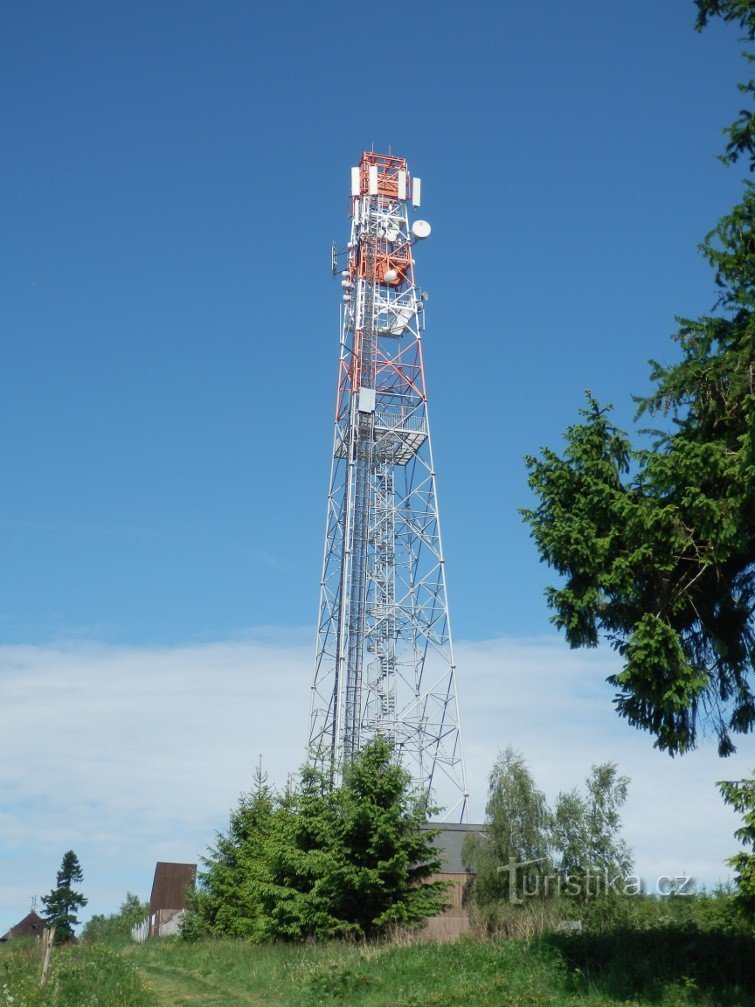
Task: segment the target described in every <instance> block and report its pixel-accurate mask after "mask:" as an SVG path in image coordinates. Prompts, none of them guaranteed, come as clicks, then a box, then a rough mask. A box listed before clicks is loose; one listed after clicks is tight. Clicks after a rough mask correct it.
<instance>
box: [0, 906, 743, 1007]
mask: <svg viewBox="0 0 755 1007" xmlns="http://www.w3.org/2000/svg"><path fill="white" fill-rule="evenodd" d="M38 977H39V952H38V950H37V949H36V948H35V947H34V946H33V945H31V946H29V945H23V944H22V943H21V942H16V943H14V944H11V945H9V946H8V947H7V948H5V949H1V950H0V1007H451V1005H452V1007H616V1005H618V1004H625V1005H632V1007H718V1005H720V1007H755V937H753V936H752V935H751V934H746V933H743V932H741V931H739V932H724V931H720V930H709V931H701V930H699V929H696V928H694V927H691V926H684V925H678V924H674V925H666V926H660V927H658V926H656V927H649V928H646V929H643V930H637V929H622V928H621V927H617V928H614V929H611V930H607V931H603V932H588V933H583V934H549V935H541V936H539V937H533V938H530V939H507V940H492V941H476V940H471V939H469V940H462V941H459V942H457V943H455V944H445V945H437V944H407V945H400V944H389V945H362V946H360V945H355V944H326V945H311V946H301V945H299V946H294V945H267V946H259V945H253V944H248V943H244V942H241V941H225V940H215V941H212V940H205V941H199V942H197V943H195V944H190V943H186V942H182V941H179V940H175V939H164V940H156V941H150V942H148V943H146V944H142V945H133V944H130V945H124V946H122V947H120V948H116V947H111V948H107V947H103V946H102V945H97V944H95V945H87V944H84V943H82V944H79V945H76V946H73V947H69V948H62V949H59V950H57V951H56V953H55V955H54V959H53V967H52V971H51V975H50V980H49V982H48V985H47V986H46V987H45V989H44V990H43V991H40V990H39V987H38V981H39V978H38Z"/></svg>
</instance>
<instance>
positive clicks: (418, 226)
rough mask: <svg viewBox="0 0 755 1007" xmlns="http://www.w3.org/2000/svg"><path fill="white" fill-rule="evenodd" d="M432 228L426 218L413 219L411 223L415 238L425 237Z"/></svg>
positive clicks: (418, 239)
mask: <svg viewBox="0 0 755 1007" xmlns="http://www.w3.org/2000/svg"><path fill="white" fill-rule="evenodd" d="M431 230H432V228H431V227H430V225H429V224H428V222H427V221H426V220H415V221H414V223H413V224H412V234H413V235H414V237H415V238H416V239H417V241H421V240H422V239H423V238H427V237H428V236H429V234H430V231H431Z"/></svg>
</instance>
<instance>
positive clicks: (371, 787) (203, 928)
mask: <svg viewBox="0 0 755 1007" xmlns="http://www.w3.org/2000/svg"><path fill="white" fill-rule="evenodd" d="M430 810H431V809H428V808H427V806H426V804H425V802H424V801H423V800H421V799H420V798H419V797H417V796H416V795H415V794H413V792H412V785H411V778H410V777H409V775H408V774H407V773H406V771H405V770H404V769H402V768H401V766H400V765H399V764H398V762H397V761H396V759H395V753H394V750H393V746H392V745H391V744H390V743H389V742H388V741H386V740H384V739H381V738H377V739H375V740H373V741H372V742H370V743H369V744H368V745H367V746H365V748H364V749H363V750H362V751H361V752H360V753H359V755H358V756H357V757H356V758H355V759H354V760H353V762H352V763H351V765H350V766H349V767H348V769H347V770H346V772H345V773H344V779H343V782H342V784H341V785H340V786H339V787H336V788H332V787H331V786H330V781H329V780H328V779H327V778H326V777H325V776H323V775H322V774H321V773H319V772H318V771H317V770H316V769H314V768H313V767H311V766H305V767H304V768H303V769H302V770H301V773H300V776H299V779H298V781H297V783H296V785H292V786H290V787H289V788H288V789H287V791H286V792H285V793H284V794H282V795H278V794H275V793H274V792H273V791H272V790H271V789H270V788H269V787H268V785H267V781H266V779H265V778H264V775H263V774H261V772H258V775H257V778H256V780H255V786H254V789H253V791H252V793H251V794H250V795H248V796H245V797H242V798H241V800H240V802H239V806H238V808H236V809H235V810H234V812H233V813H232V815H231V821H230V826H229V829H228V832H227V833H226V834H222V835H219V836H218V837H217V840H216V842H215V845H214V847H213V848H212V849H211V850H210V853H209V856H208V857H206V858H204V868H205V869H204V870H203V871H201V872H200V876H199V885H198V890H197V893H196V895H195V896H194V899H193V902H192V904H191V907H190V910H189V913H188V914H187V917H186V919H185V922H184V924H183V927H182V934H183V935H184V936H185V937H189V938H193V937H197V936H200V935H202V934H205V933H209V934H217V935H226V936H236V937H248V938H251V939H252V940H255V941H266V940H293V941H297V940H304V939H306V938H307V937H317V938H333V937H342V936H357V937H368V936H369V937H371V936H377V935H379V934H381V933H383V932H385V931H386V930H387V929H388V928H389V927H391V926H394V925H401V926H411V925H416V924H420V923H422V922H423V921H424V920H425V919H427V918H428V917H429V916H432V915H433V914H434V913H435V912H436V911H437V910H438V908H439V906H440V904H441V903H442V893H443V891H444V890H445V885H443V884H442V883H439V882H432V881H430V880H429V879H430V877H431V875H432V874H434V873H437V872H438V871H439V869H440V862H439V860H438V856H437V852H436V851H435V849H434V846H433V838H434V836H435V834H436V833H435V832H434V831H433V830H432V829H430V830H427V829H426V828H424V826H425V825H426V822H427V817H428V813H429V811H430Z"/></svg>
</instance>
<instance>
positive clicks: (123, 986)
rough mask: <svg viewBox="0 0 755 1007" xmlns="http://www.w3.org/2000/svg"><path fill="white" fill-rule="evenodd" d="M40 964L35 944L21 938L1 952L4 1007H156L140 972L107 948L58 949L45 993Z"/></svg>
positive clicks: (0, 1000) (0, 1001)
mask: <svg viewBox="0 0 755 1007" xmlns="http://www.w3.org/2000/svg"><path fill="white" fill-rule="evenodd" d="M40 966H41V960H40V954H39V949H38V947H36V946H35V945H34V944H33V943H29V944H25V942H22V941H18V940H16V941H13V943H12V945H9V946H8V947H7V949H3V950H2V951H0V1007H157V1000H156V999H155V995H154V993H153V992H152V990H151V988H150V986H149V985H148V983H147V982H146V981H145V980H144V979H143V978H142V976H141V974H140V972H139V971H138V970H137V968H135V967H134V966H133V965H132V964H131V963H130V962H129V961H128V960H127V959H126V958H124V957H123V956H122V955H120V954H117V953H116V952H115V951H113V950H112V949H110V948H106V947H104V946H102V945H93V944H78V945H68V946H66V947H63V948H58V949H56V951H55V953H54V954H53V958H52V966H51V968H50V974H49V977H48V980H47V983H46V985H45V986H44V987H43V988H41V989H40V985H39V975H40Z"/></svg>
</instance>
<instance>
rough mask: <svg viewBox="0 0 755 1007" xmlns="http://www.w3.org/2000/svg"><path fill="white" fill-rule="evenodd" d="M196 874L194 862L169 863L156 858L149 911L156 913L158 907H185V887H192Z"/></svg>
mask: <svg viewBox="0 0 755 1007" xmlns="http://www.w3.org/2000/svg"><path fill="white" fill-rule="evenodd" d="M196 875H197V865H196V864H171V863H166V862H165V861H163V860H158V862H157V865H156V866H155V880H154V881H153V882H152V894H151V895H150V898H149V911H150V913H156V912H157V910H158V909H185V908H186V889H187V888H189V887H191V888H193V887H194V879H195V878H196Z"/></svg>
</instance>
